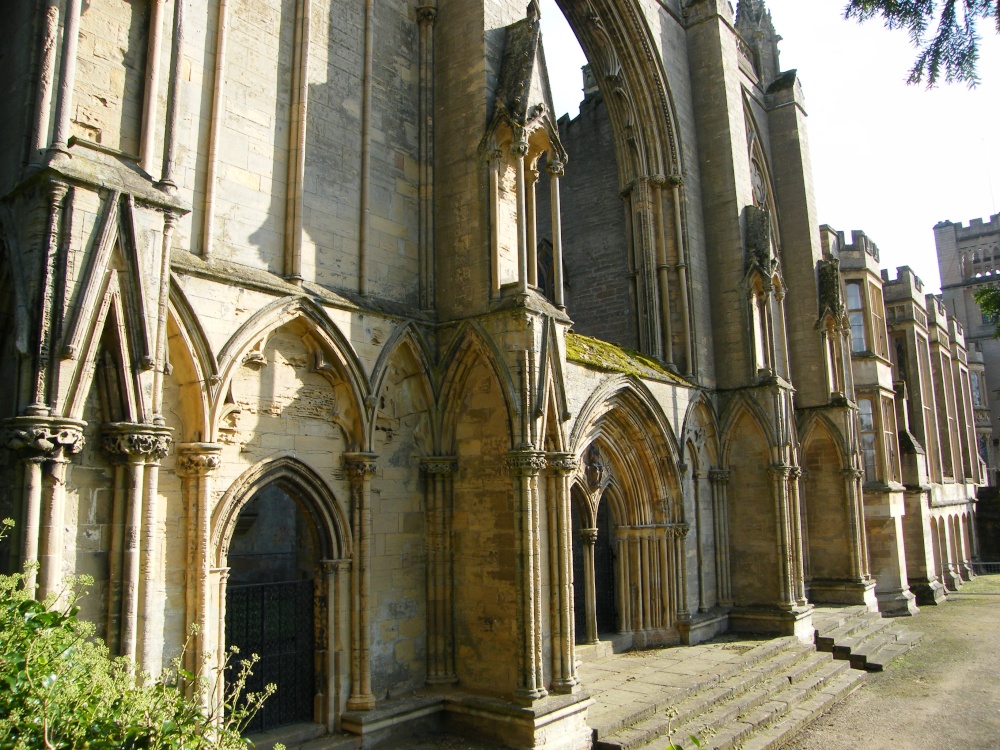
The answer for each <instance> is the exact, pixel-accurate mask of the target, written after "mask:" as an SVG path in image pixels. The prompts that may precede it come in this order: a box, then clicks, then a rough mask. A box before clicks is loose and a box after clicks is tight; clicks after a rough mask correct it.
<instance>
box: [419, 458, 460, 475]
mask: <svg viewBox="0 0 1000 750" xmlns="http://www.w3.org/2000/svg"><path fill="white" fill-rule="evenodd" d="M420 470H421V471H422V472H424V474H427V475H439V476H447V475H449V474H454V473H455V472H456V471H458V459H457V458H456V457H455V456H428V457H426V458H421V459H420Z"/></svg>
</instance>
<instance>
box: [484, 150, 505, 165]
mask: <svg viewBox="0 0 1000 750" xmlns="http://www.w3.org/2000/svg"><path fill="white" fill-rule="evenodd" d="M502 160H503V151H501V150H500V149H498V148H492V149H490V150H489V151H487V152H486V161H488V162H489V164H490V169H500V162H501V161H502Z"/></svg>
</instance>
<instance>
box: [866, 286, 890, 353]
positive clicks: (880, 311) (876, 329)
mask: <svg viewBox="0 0 1000 750" xmlns="http://www.w3.org/2000/svg"><path fill="white" fill-rule="evenodd" d="M867 286H868V298H869V301H870V303H871V313H872V339H873V343H874V346H873V347H872V348H873V349H874V351H875V353H876V354H877V355H879V356H880V357H885V358H886V359H888V358H889V342H888V340H887V337H886V328H885V303H884V302H883V301H882V290H881V289H880V288H879V287H878V285H877V284H868V285H867Z"/></svg>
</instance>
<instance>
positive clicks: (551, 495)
mask: <svg viewBox="0 0 1000 750" xmlns="http://www.w3.org/2000/svg"><path fill="white" fill-rule="evenodd" d="M547 461H548V465H549V468H550V469H551V472H550V473H549V486H548V492H547V494H546V497H547V499H548V511H549V519H548V520H549V550H550V553H549V585H550V589H551V591H552V596H551V615H550V618H551V622H552V635H553V643H552V674H553V678H552V689H553V691H554V692H558V693H570V692H573V689H574V688H575V687H576V686H577V685H578V684H579V683H580V680H579V679H578V678H577V675H576V644H575V642H574V637H575V633H574V624H575V619H574V613H573V557H572V553H573V539H572V533H573V532H572V519H571V517H570V502H571V500H570V493H569V477H570V474H572V473H573V471H574V470H575V469H576V467H577V464H578V461H577V459H576V456H575V455H573V454H572V453H550V454H549V455H548V456H547Z"/></svg>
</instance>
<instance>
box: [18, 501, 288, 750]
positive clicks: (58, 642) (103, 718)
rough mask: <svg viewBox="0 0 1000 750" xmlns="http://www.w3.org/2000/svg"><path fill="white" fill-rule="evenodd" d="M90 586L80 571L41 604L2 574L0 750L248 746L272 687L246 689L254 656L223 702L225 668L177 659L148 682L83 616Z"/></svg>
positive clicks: (21, 584)
mask: <svg viewBox="0 0 1000 750" xmlns="http://www.w3.org/2000/svg"><path fill="white" fill-rule="evenodd" d="M10 525H11V523H10V521H9V520H8V521H4V526H10ZM2 536H3V535H2V533H0V537H2ZM90 583H91V581H90V580H88V579H87V578H86V577H80V578H78V579H75V580H73V581H70V582H69V583H68V584H67V588H66V590H65V591H64V592H63V594H62V595H61V596H59V597H53V598H51V599H49V600H47V601H46V602H39V601H36V600H35V599H33V598H32V597H31V596H30V595H29V592H27V591H26V590H25V588H24V576H23V575H12V576H7V575H0V750H35V749H36V748H38V749H39V750H42V749H44V750H62V749H63V748H66V749H68V748H74V749H75V748H90V749H92V750H105V749H106V750H111V749H112V748H122V749H124V750H139V749H140V748H142V749H149V750H172V749H176V750H180V749H181V748H183V749H184V750H203V749H207V748H220V749H221V750H237V749H240V750H242V749H243V748H246V747H247V744H248V743H247V741H246V740H244V739H243V738H242V737H241V736H240V733H241V731H242V730H243V729H244V728H245V727H246V725H247V723H248V722H249V721H250V720H251V719H252V718H253V716H254V714H255V713H256V712H257V710H259V709H260V707H261V705H262V704H263V702H264V700H266V698H267V697H268V696H269V695H270V694H271V693H272V692H274V686H273V685H270V686H268V689H267V690H265V691H264V692H263V693H248V694H246V695H242V693H243V687H244V685H245V684H246V679H247V677H249V675H250V670H251V668H252V666H253V663H254V662H255V661H256V657H253V658H252V659H250V660H244V661H243V662H242V666H241V669H240V670H239V674H238V678H237V679H236V680H235V681H234V684H232V685H229V686H227V688H226V691H225V692H226V694H225V696H224V698H223V699H222V700H221V701H213V700H212V697H213V696H215V695H217V694H219V693H218V692H217V691H216V688H217V686H218V683H217V680H218V679H221V674H222V671H221V670H218V671H216V681H212V680H207V679H204V678H203V677H202V676H201V675H195V674H191V673H188V672H185V671H184V670H182V669H180V667H179V664H180V662H179V660H178V662H177V663H176V664H175V667H174V669H172V670H170V671H169V672H168V673H167V674H165V675H164V676H163V677H161V678H160V679H159V680H157V681H155V682H153V681H150V680H149V679H148V678H147V677H146V676H145V675H142V674H136V669H135V665H134V664H133V663H132V662H130V661H129V660H128V659H125V658H118V659H113V658H111V657H110V655H109V654H108V650H107V647H106V646H105V645H104V644H103V643H102V642H101V641H100V640H98V639H95V638H93V633H94V628H93V625H92V624H90V623H86V622H83V621H80V620H78V619H77V617H76V614H77V611H78V609H79V608H78V607H77V606H76V603H77V602H78V601H79V598H80V596H81V595H82V591H83V589H84V588H85V587H86V586H87V585H89V584H90ZM59 601H65V602H68V603H67V604H63V605H58V604H57V602H59ZM234 655H235V652H234ZM213 683H214V684H213ZM185 684H186V685H187V686H188V691H187V693H186V692H185V690H184V689H183V686H184V685H185ZM213 704H215V705H213Z"/></svg>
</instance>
